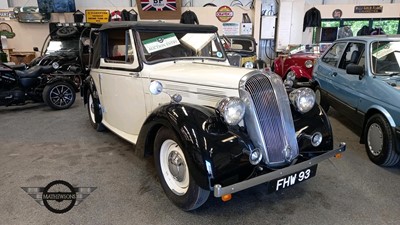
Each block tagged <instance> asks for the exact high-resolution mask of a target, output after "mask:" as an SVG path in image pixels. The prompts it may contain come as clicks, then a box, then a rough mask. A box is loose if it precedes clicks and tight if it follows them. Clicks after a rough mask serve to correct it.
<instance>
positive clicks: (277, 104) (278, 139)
mask: <svg viewBox="0 0 400 225" xmlns="http://www.w3.org/2000/svg"><path fill="white" fill-rule="evenodd" d="M270 79H271V80H270ZM275 79H276V78H275ZM271 81H273V82H271ZM275 81H276V80H275ZM280 86H282V87H280ZM244 89H245V91H246V92H247V93H248V94H249V96H250V98H251V100H252V103H253V106H252V107H253V108H254V109H253V110H254V114H253V115H254V116H256V117H257V120H256V121H258V124H259V127H258V128H253V127H248V129H260V132H258V133H259V135H260V136H261V137H260V138H263V139H264V144H265V146H264V147H262V146H261V147H262V148H264V150H265V151H266V153H265V154H266V155H267V157H268V158H267V159H264V162H266V163H267V164H270V165H273V164H282V163H286V162H287V160H288V159H287V158H285V152H284V150H285V149H290V156H291V157H290V159H293V157H295V156H297V154H298V146H297V141H295V140H296V137H295V131H294V127H293V126H294V125H293V119H292V116H291V111H290V106H289V103H288V100H287V95H286V92H285V90H284V87H283V85H282V84H281V81H279V82H276V84H274V79H273V78H270V77H267V76H266V75H263V74H258V75H254V76H251V77H249V78H248V80H247V81H246V83H245V85H244ZM279 95H281V96H279ZM283 95H284V96H283ZM250 133H251V132H250ZM291 135H293V136H291ZM291 139H292V140H291ZM293 139H294V141H293Z"/></svg>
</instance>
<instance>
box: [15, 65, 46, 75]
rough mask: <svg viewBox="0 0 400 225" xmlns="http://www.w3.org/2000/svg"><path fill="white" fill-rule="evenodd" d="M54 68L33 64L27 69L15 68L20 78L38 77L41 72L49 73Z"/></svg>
mask: <svg viewBox="0 0 400 225" xmlns="http://www.w3.org/2000/svg"><path fill="white" fill-rule="evenodd" d="M53 70H54V69H53V67H52V66H33V67H31V68H29V69H27V70H15V73H16V74H17V75H18V76H19V77H20V78H38V77H39V76H40V75H42V73H50V72H52V71H53Z"/></svg>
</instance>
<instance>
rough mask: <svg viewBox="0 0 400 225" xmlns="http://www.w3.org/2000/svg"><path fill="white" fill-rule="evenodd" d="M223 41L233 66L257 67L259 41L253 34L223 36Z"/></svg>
mask: <svg viewBox="0 0 400 225" xmlns="http://www.w3.org/2000/svg"><path fill="white" fill-rule="evenodd" d="M222 37H223V38H222V43H223V46H224V49H225V52H226V55H227V57H228V60H229V63H230V64H231V65H232V66H238V67H246V68H257V66H258V64H257V63H258V60H257V53H256V47H257V43H256V41H255V39H254V38H253V37H251V36H240V35H232V36H222Z"/></svg>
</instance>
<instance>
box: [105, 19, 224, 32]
mask: <svg viewBox="0 0 400 225" xmlns="http://www.w3.org/2000/svg"><path fill="white" fill-rule="evenodd" d="M110 29H134V30H138V31H166V32H169V31H171V32H172V31H178V32H179V31H180V32H190V33H200V32H217V30H218V28H217V27H215V26H212V25H195V24H180V23H164V22H150V21H112V22H109V23H106V24H103V25H102V26H101V28H100V30H102V31H104V30H110Z"/></svg>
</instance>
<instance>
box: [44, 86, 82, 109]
mask: <svg viewBox="0 0 400 225" xmlns="http://www.w3.org/2000/svg"><path fill="white" fill-rule="evenodd" d="M43 101H44V102H45V103H46V104H47V105H48V106H50V107H51V108H53V109H57V110H58V109H68V108H69V107H71V105H72V104H74V102H75V88H74V87H73V86H72V85H71V84H70V83H68V82H65V81H56V82H54V83H51V84H48V85H46V87H45V88H44V89H43Z"/></svg>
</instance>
